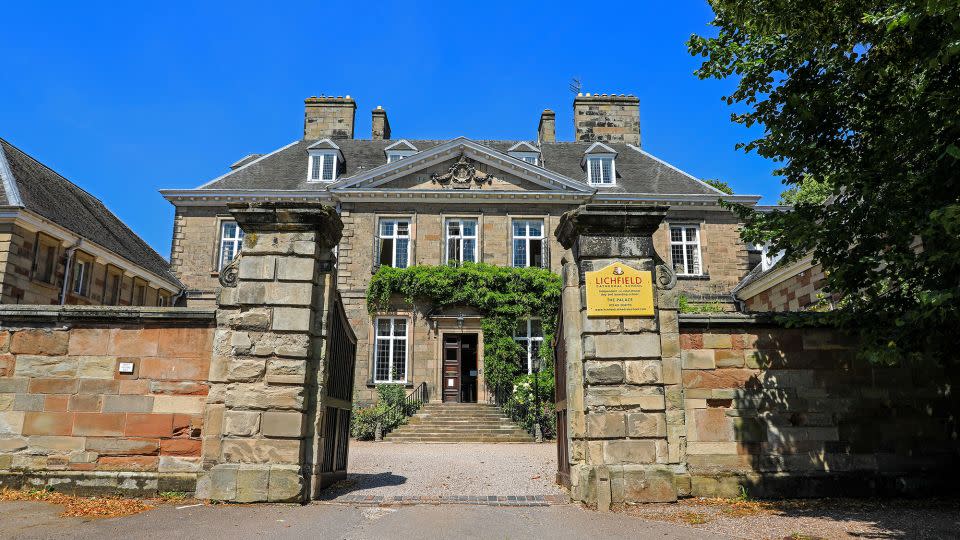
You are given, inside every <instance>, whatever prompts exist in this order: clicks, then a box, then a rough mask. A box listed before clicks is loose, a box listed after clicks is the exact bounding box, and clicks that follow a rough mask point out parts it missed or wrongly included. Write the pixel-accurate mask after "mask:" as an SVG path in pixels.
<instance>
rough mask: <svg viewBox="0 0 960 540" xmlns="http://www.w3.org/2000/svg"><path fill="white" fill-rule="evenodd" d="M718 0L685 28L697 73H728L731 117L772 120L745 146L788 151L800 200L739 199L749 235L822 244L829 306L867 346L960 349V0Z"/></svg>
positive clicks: (950, 352) (890, 351) (879, 355)
mask: <svg viewBox="0 0 960 540" xmlns="http://www.w3.org/2000/svg"><path fill="white" fill-rule="evenodd" d="M711 6H712V7H713V9H714V12H715V19H714V21H713V23H712V25H713V26H714V27H715V28H716V36H715V37H707V36H692V37H691V38H690V40H689V42H688V48H689V50H690V52H691V54H694V55H699V56H701V57H703V58H704V61H703V64H702V65H701V67H700V69H699V70H697V72H696V74H697V75H698V76H699V77H701V78H734V80H735V82H736V83H737V86H736V88H735V90H734V91H733V92H731V93H730V94H729V96H728V97H727V98H725V99H726V100H727V102H728V103H730V104H732V105H737V107H738V109H737V114H735V115H734V116H733V117H732V118H733V121H735V122H738V123H741V124H744V125H748V126H749V125H753V124H760V125H762V126H763V128H764V131H763V135H762V136H761V137H760V138H758V139H755V140H752V141H745V142H743V143H741V145H739V147H741V148H743V149H745V150H746V151H755V152H757V153H758V154H759V155H761V156H764V157H767V158H769V159H771V160H774V161H777V162H779V163H781V164H782V166H781V168H780V169H778V171H777V174H779V175H781V176H782V179H783V182H784V183H785V184H786V185H787V187H788V188H789V189H788V190H787V191H786V192H785V193H784V197H783V200H782V202H783V203H787V204H793V205H794V208H793V210H791V211H789V212H772V213H765V214H761V213H758V212H755V211H753V210H752V209H750V208H744V207H739V208H737V207H734V208H733V210H734V211H735V212H737V213H738V214H739V215H740V217H741V218H742V219H743V220H744V222H745V225H744V228H743V237H744V238H745V239H747V240H749V241H754V242H770V243H771V244H772V247H773V248H774V249H784V250H786V252H787V256H788V257H800V256H803V255H805V254H808V253H812V254H813V255H814V258H815V259H816V260H817V261H818V262H819V263H820V264H822V265H823V267H824V269H825V270H826V271H827V282H826V287H827V291H828V294H831V295H837V296H838V297H839V298H840V299H841V302H840V308H839V309H838V311H837V313H835V314H834V315H833V317H834V320H835V321H836V322H837V323H839V324H842V325H844V326H846V327H847V328H848V329H850V330H852V331H855V332H857V333H858V334H859V335H860V337H861V338H862V340H863V342H864V343H865V346H866V349H865V355H867V356H869V357H870V358H871V359H872V360H874V361H877V362H882V363H890V362H894V361H897V360H898V359H900V360H902V359H906V358H923V359H924V360H926V361H934V362H956V355H955V354H954V348H955V346H954V344H953V343H954V341H955V333H956V328H960V225H958V217H957V216H958V210H957V208H958V205H960V167H957V165H958V163H957V162H958V160H960V108H958V107H957V103H960V46H958V44H960V3H958V2H956V1H955V0H913V1H908V0H898V1H892V2H891V1H887V2H862V1H854V0H835V1H831V2H807V1H801V0H746V1H735V0H713V1H712V2H711ZM815 179H821V180H815ZM822 179H828V181H826V180H822ZM828 197H829V199H828ZM824 200H828V201H829V202H828V203H826V204H822V203H823V201H824Z"/></svg>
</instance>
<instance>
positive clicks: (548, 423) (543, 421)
mask: <svg viewBox="0 0 960 540" xmlns="http://www.w3.org/2000/svg"><path fill="white" fill-rule="evenodd" d="M535 380H536V383H537V384H536V385H534V381H535ZM553 389H554V375H553V370H552V369H550V370H548V371H541V372H540V374H539V375H533V374H531V375H520V376H518V377H517V378H516V379H515V380H514V385H513V393H512V394H511V395H510V399H508V400H507V402H506V403H505V404H504V406H503V410H504V412H506V414H507V415H508V416H509V417H510V418H512V419H513V420H514V421H515V422H517V424H519V425H520V427H522V428H523V429H525V430H527V431H528V432H529V433H530V434H533V433H535V430H534V425H535V424H536V423H537V418H538V416H539V421H540V430H541V432H542V433H543V436H544V438H547V439H552V438H554V437H556V434H557V417H556V411H554V407H553ZM537 393H539V396H540V408H539V410H538V409H537V406H536V404H537Z"/></svg>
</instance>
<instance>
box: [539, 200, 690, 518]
mask: <svg viewBox="0 0 960 540" xmlns="http://www.w3.org/2000/svg"><path fill="white" fill-rule="evenodd" d="M665 214H666V207H659V206H651V207H646V208H644V207H636V206H633V207H620V206H599V205H587V206H583V207H580V208H578V209H576V210H572V211H570V212H567V213H566V214H564V215H563V217H562V218H561V221H560V225H559V226H558V227H557V231H556V235H557V239H558V240H559V241H560V243H561V244H562V245H563V247H564V248H566V249H568V250H570V251H569V252H568V254H567V255H566V256H565V257H564V260H563V279H564V291H563V317H564V319H563V326H564V339H565V340H566V350H567V356H566V362H567V415H568V418H569V439H568V443H569V444H570V452H569V454H570V465H571V471H570V482H571V496H572V498H573V499H574V500H579V501H583V502H585V503H587V504H591V505H593V504H596V505H597V507H598V508H600V509H601V510H603V509H606V508H609V506H610V504H611V503H622V502H663V501H674V500H676V498H677V495H678V493H679V494H684V493H685V492H687V491H688V489H689V488H684V486H683V484H684V482H686V483H687V484H689V477H688V475H687V474H686V465H685V463H684V462H685V455H684V453H685V444H686V434H685V431H684V430H685V426H684V417H683V402H682V400H683V396H682V386H681V384H680V343H679V330H678V325H677V297H676V294H675V292H674V291H671V290H670V289H671V288H672V287H673V285H674V284H675V280H676V277H675V275H674V273H673V272H672V271H671V270H670V268H669V266H667V265H665V264H663V261H662V259H661V258H660V257H659V256H658V255H657V253H656V252H655V251H654V247H653V240H652V235H653V233H654V231H656V230H657V228H658V227H659V226H660V223H661V222H662V221H663V218H664V216H665ZM617 262H619V263H623V264H624V265H626V266H629V267H632V268H635V269H637V270H647V271H652V272H654V280H653V281H654V284H653V286H654V289H655V290H654V315H653V316H652V317H612V318H610V317H608V318H598V317H587V314H586V285H585V279H584V273H585V272H590V271H596V270H601V269H603V268H606V267H607V266H609V265H611V264H613V263H617Z"/></svg>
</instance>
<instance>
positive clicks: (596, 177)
mask: <svg viewBox="0 0 960 540" xmlns="http://www.w3.org/2000/svg"><path fill="white" fill-rule="evenodd" d="M587 161H588V163H589V165H590V181H591V182H593V183H594V184H598V183H600V181H601V177H600V175H601V167H600V160H599V159H596V158H594V159H588V160H587Z"/></svg>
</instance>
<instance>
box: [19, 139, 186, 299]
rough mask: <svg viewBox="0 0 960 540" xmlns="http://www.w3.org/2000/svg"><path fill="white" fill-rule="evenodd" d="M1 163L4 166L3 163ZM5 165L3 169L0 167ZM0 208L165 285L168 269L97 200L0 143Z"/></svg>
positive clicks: (166, 264) (166, 265)
mask: <svg viewBox="0 0 960 540" xmlns="http://www.w3.org/2000/svg"><path fill="white" fill-rule="evenodd" d="M3 158H5V160H4V159H3ZM4 161H5V162H6V165H8V167H4V166H3V163H4ZM0 177H2V180H3V181H2V182H0V192H2V194H0V204H2V206H7V207H18V208H25V209H27V210H30V211H32V212H35V213H37V214H39V215H41V216H43V217H45V218H47V219H49V220H50V221H52V222H54V223H56V224H58V225H60V226H61V227H64V228H65V229H69V230H70V231H72V232H74V233H76V234H78V235H79V236H82V237H84V238H87V239H89V240H91V241H93V242H96V243H97V244H99V245H101V246H103V247H104V248H106V249H109V250H110V251H112V252H114V253H116V254H117V255H119V256H120V257H123V258H124V259H127V260H128V261H130V262H132V263H133V264H136V265H139V266H141V267H142V268H144V269H145V270H149V271H150V272H153V273H154V274H157V275H158V276H160V277H163V278H164V279H167V280H169V281H170V282H172V283H174V284H177V285H179V284H180V281H179V280H177V278H176V277H175V276H174V275H173V273H172V272H171V271H170V265H169V264H168V263H167V261H166V260H165V259H164V258H163V257H161V256H160V255H159V254H158V253H157V252H156V251H154V250H153V248H151V247H150V246H149V245H148V244H147V243H146V242H144V241H143V239H142V238H140V237H139V236H137V234H136V233H134V232H133V231H132V230H130V228H129V227H127V226H126V225H125V224H124V223H123V222H122V221H120V219H119V218H117V216H115V215H114V214H113V212H111V211H110V210H108V209H107V207H106V206H104V204H103V203H102V202H100V200H99V199H97V198H96V197H94V196H93V195H90V194H89V193H87V192H86V191H84V190H83V189H81V188H80V187H79V186H77V185H76V184H74V183H73V182H71V181H69V180H67V179H66V178H64V177H62V176H60V175H59V174H57V172H56V171H54V170H53V169H51V168H49V167H47V166H46V165H44V164H43V163H40V162H39V161H37V160H36V159H34V158H33V157H31V156H30V155H28V154H26V153H25V152H24V151H22V150H20V149H19V148H17V147H16V146H14V145H12V144H10V143H9V142H7V141H6V140H4V139H2V138H0Z"/></svg>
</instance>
